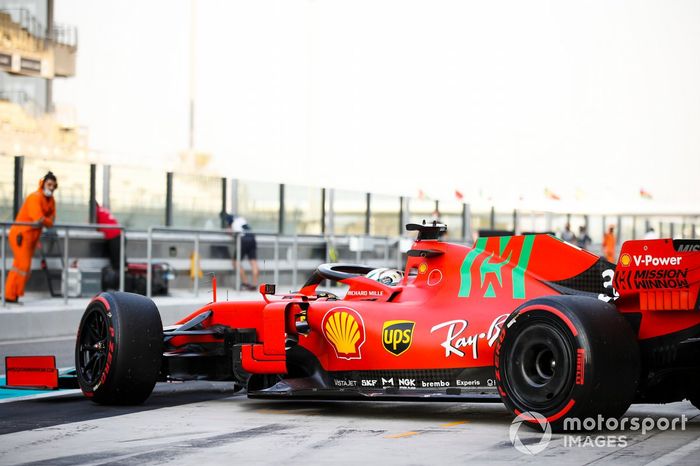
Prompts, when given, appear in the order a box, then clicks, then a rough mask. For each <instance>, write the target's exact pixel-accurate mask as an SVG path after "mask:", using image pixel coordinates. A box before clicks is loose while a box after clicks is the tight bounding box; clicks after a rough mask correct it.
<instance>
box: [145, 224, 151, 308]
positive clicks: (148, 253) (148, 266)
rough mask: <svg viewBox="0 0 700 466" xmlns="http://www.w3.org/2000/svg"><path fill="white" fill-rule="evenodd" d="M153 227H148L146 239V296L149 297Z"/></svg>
mask: <svg viewBox="0 0 700 466" xmlns="http://www.w3.org/2000/svg"><path fill="white" fill-rule="evenodd" d="M152 249H153V227H148V238H147V239H146V296H148V297H149V298H150V297H151V291H152V290H151V266H152V264H151V263H152V261H153V258H152V255H153V251H152Z"/></svg>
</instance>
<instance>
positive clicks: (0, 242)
mask: <svg viewBox="0 0 700 466" xmlns="http://www.w3.org/2000/svg"><path fill="white" fill-rule="evenodd" d="M13 225H17V226H28V227H34V228H37V229H38V228H42V227H39V226H37V223H36V222H34V223H30V222H0V231H1V232H2V233H0V261H1V262H2V271H1V272H0V286H1V287H2V288H1V292H0V294H2V307H5V305H6V303H5V277H6V273H7V265H6V263H5V262H6V259H7V253H6V247H5V243H6V241H5V239H6V237H7V229H8V227H12V226H13ZM100 228H109V229H112V230H120V231H121V232H122V234H121V235H119V237H120V240H119V291H124V262H125V256H124V254H125V251H124V249H125V241H124V237H125V231H126V229H125V228H124V227H123V226H121V225H105V224H100V223H89V224H72V223H58V224H55V225H54V226H53V227H51V229H52V230H59V231H60V230H63V231H64V237H63V272H62V274H63V275H62V279H61V291H62V294H63V302H64V304H68V258H69V254H68V251H69V247H70V231H71V230H97V229H100Z"/></svg>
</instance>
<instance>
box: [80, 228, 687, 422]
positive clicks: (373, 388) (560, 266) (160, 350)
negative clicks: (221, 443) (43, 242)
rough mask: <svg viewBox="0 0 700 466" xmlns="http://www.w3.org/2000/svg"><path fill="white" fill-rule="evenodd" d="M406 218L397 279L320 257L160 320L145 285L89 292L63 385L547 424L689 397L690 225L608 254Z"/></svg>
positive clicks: (124, 393) (131, 395)
mask: <svg viewBox="0 0 700 466" xmlns="http://www.w3.org/2000/svg"><path fill="white" fill-rule="evenodd" d="M407 228H408V230H413V231H417V233H418V235H417V240H416V241H415V243H414V244H413V246H412V248H411V249H410V250H409V251H408V254H407V256H408V259H407V263H406V267H405V271H404V272H403V273H401V272H399V271H396V273H398V274H400V280H398V282H397V280H392V279H391V277H389V278H390V279H389V280H383V279H379V280H377V279H376V278H378V277H377V276H376V275H377V274H376V273H375V272H376V271H375V272H373V269H372V268H369V267H366V266H362V265H349V264H324V265H321V266H319V267H318V269H317V270H316V271H315V272H314V273H313V274H312V275H311V277H310V278H309V279H308V281H307V282H306V284H305V285H304V286H303V287H302V288H301V290H299V291H298V292H296V293H292V294H286V295H275V294H274V293H275V287H274V285H262V286H261V289H260V291H261V295H262V296H261V299H259V300H257V301H250V302H221V301H217V300H216V296H215V295H214V300H213V302H211V303H209V304H207V305H206V306H204V307H202V308H201V309H198V310H197V311H195V312H194V313H192V314H191V315H189V316H188V317H186V318H184V319H183V320H181V321H180V322H178V323H176V324H175V325H172V326H167V327H165V328H163V327H162V324H161V319H160V316H159V313H158V309H157V308H156V306H155V304H154V303H153V302H152V301H150V300H149V299H147V298H144V297H142V296H137V295H132V294H128V293H102V294H101V295H99V296H97V297H96V298H95V299H94V300H93V301H92V302H91V303H90V304H89V305H88V307H87V309H86V311H85V313H84V315H83V318H82V321H81V323H80V328H79V333H78V338H77V346H76V367H77V373H78V379H79V383H80V387H81V388H82V391H83V392H84V394H85V396H87V397H89V398H91V399H92V400H93V401H95V402H97V403H104V404H131V403H142V402H144V401H145V400H146V399H147V398H148V397H149V395H150V394H151V392H152V390H153V388H154V385H155V383H156V382H157V381H170V380H194V379H198V380H202V379H204V380H229V381H233V382H235V384H236V386H237V387H240V388H246V389H247V393H248V396H249V397H255V398H278V399H279V398H306V399H329V398H330V399H349V398H350V399H365V400H417V399H418V400H449V401H456V400H463V401H470V402H472V401H497V402H498V401H502V402H503V403H505V405H506V406H507V407H508V409H509V410H511V411H512V412H513V413H514V414H516V415H518V414H521V413H525V412H537V413H540V414H542V415H543V416H545V417H546V418H547V420H548V421H549V422H550V423H551V425H552V427H553V428H554V429H557V428H560V427H561V426H562V425H563V422H564V420H565V419H566V418H569V417H576V418H586V417H595V416H597V415H602V416H605V417H619V416H621V415H622V414H624V413H625V411H626V410H627V409H628V408H629V406H630V404H631V403H635V402H637V403H666V402H673V401H679V400H683V399H686V398H687V399H690V400H691V402H692V403H693V404H694V405H695V406H696V407H700V308H699V305H698V290H699V289H700V254H699V253H698V252H699V251H700V241H696V240H670V239H661V240H648V241H628V242H625V243H624V245H623V246H622V250H621V254H620V259H619V262H618V264H617V265H614V264H611V263H609V262H607V261H605V260H604V259H602V258H599V257H598V256H596V255H594V254H591V253H589V252H587V251H584V250H581V249H579V248H577V247H575V246H572V245H571V244H568V243H565V242H562V241H560V240H558V239H556V238H555V237H553V236H549V235H529V236H507V237H491V238H480V239H478V240H477V241H476V243H475V244H474V246H473V247H467V246H464V245H459V244H450V243H448V242H442V241H440V240H439V237H440V235H441V233H442V232H443V231H445V229H446V227H445V226H444V225H441V224H435V223H433V224H428V225H418V224H410V225H408V226H407ZM379 275H382V274H379ZM379 278H381V277H379ZM325 281H330V282H336V283H341V284H345V285H347V287H348V289H347V292H346V293H345V296H344V297H339V296H336V295H335V294H332V293H329V292H322V291H318V290H317V287H319V285H321V284H322V283H324V282H325ZM535 421H536V420H535V419H534V418H533V422H535Z"/></svg>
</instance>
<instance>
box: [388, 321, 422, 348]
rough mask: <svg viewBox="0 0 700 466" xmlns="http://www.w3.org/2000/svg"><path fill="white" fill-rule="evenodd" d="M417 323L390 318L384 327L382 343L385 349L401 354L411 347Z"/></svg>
mask: <svg viewBox="0 0 700 466" xmlns="http://www.w3.org/2000/svg"><path fill="white" fill-rule="evenodd" d="M415 326H416V323H415V322H411V321H408V320H390V321H388V322H384V326H383V327H382V343H383V344H384V349H385V350H387V351H388V352H390V353H391V354H393V355H394V356H399V355H401V354H403V353H405V352H406V350H408V348H410V347H411V342H412V341H413V329H414V328H415Z"/></svg>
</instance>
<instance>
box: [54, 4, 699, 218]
mask: <svg viewBox="0 0 700 466" xmlns="http://www.w3.org/2000/svg"><path fill="white" fill-rule="evenodd" d="M192 12H193V9H192V5H191V2H190V0H170V1H166V0H150V1H147V2H143V1H141V2H137V1H132V0H129V1H121V2H115V1H106V0H57V1H56V21H58V22H64V23H69V24H73V25H75V26H77V27H78V30H79V40H80V42H79V50H78V62H77V75H76V77H74V78H70V79H65V80H58V79H57V80H56V84H55V92H54V93H55V100H56V102H57V103H64V104H68V105H70V106H74V107H75V110H76V114H77V119H78V122H79V124H81V125H83V126H86V127H87V128H88V131H89V135H90V136H89V137H90V145H91V147H92V148H93V149H95V150H96V151H97V153H99V154H100V156H101V157H103V158H104V159H105V160H111V161H117V160H118V161H121V162H126V163H131V164H150V165H158V166H163V167H165V168H172V167H173V166H174V163H175V160H176V159H177V154H178V153H180V152H181V151H183V150H185V149H186V148H187V147H188V141H189V139H188V127H189V126H188V125H189V123H188V121H189V120H188V118H189V113H188V112H189V96H190V39H191V37H192V36H191V32H192V24H193V23H194V36H193V37H194V44H195V59H194V65H195V66H194V69H195V72H194V85H193V89H194V90H193V94H194V96H195V109H196V111H195V147H196V149H197V150H200V151H205V152H209V153H211V154H212V156H213V157H214V161H215V165H216V167H217V169H218V170H220V171H221V173H222V174H223V175H225V176H230V177H238V178H249V179H260V180H271V181H276V182H286V183H295V184H312V185H318V186H326V187H338V188H345V189H358V190H371V191H373V192H386V193H395V194H405V195H415V194H416V193H417V192H418V191H419V190H421V191H423V192H425V193H427V195H428V196H433V197H442V198H444V197H450V196H453V195H454V194H453V193H454V191H455V190H459V191H460V192H462V193H463V194H464V195H465V197H466V200H467V201H474V202H476V200H477V199H481V200H488V201H490V200H494V201H500V200H502V201H504V202H514V201H515V200H517V201H522V200H523V199H525V200H530V199H540V198H543V197H544V194H543V193H544V190H545V189H549V190H550V191H551V192H554V193H556V194H557V195H558V196H560V197H562V199H563V200H564V201H567V200H568V201H571V202H580V203H584V204H586V205H594V206H596V207H597V208H605V207H606V206H611V208H614V206H615V204H616V203H622V202H631V203H639V202H642V201H640V199H639V190H640V188H643V189H645V190H646V191H648V192H650V193H651V194H652V195H653V197H654V199H655V200H656V201H657V202H662V203H666V204H665V205H681V204H682V205H688V206H691V208H693V206H697V205H698V204H700V189H698V181H697V179H698V173H700V85H698V83H700V28H698V24H700V2H697V1H673V2H669V1H639V0H636V1H616V0H605V1H595V0H594V1H587V2H569V1H561V0H559V1H551V2H550V1H527V2H523V1H517V0H503V1H498V2H485V1H483V0H480V1H465V0H462V1H441V0H433V1H411V0H369V1H365V0H354V1H333V0H279V1H272V0H270V1H266V0H251V1H215V0H197V1H196V3H195V6H194V21H193V20H192V17H193V16H192ZM601 206H602V207H601ZM697 210H698V211H700V208H698V209H697Z"/></svg>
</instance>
